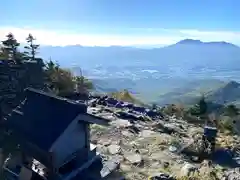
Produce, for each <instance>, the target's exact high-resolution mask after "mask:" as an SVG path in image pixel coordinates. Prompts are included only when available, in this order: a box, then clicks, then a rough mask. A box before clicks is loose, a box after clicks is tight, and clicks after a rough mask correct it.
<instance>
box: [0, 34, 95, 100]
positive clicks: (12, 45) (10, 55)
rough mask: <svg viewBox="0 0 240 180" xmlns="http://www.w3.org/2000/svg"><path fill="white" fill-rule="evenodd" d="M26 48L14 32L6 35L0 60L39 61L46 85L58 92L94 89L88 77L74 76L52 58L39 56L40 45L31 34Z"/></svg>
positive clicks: (61, 93) (0, 48)
mask: <svg viewBox="0 0 240 180" xmlns="http://www.w3.org/2000/svg"><path fill="white" fill-rule="evenodd" d="M25 44H26V45H25V46H24V50H23V51H21V50H20V43H19V42H18V41H17V39H16V38H15V36H14V35H13V34H12V33H9V34H7V35H6V39H5V40H3V41H1V43H0V60H7V61H11V62H12V63H15V64H21V63H23V62H24V61H37V62H39V63H40V64H41V65H42V68H43V71H44V77H45V78H44V80H45V81H44V84H45V86H46V87H47V88H48V89H49V90H51V91H53V92H54V93H56V94H57V95H64V94H68V93H72V92H79V93H88V92H89V90H92V89H93V84H92V82H91V81H90V80H88V79H87V78H86V77H84V76H82V75H80V76H74V75H73V74H72V72H71V71H70V70H69V69H64V68H61V67H60V66H59V65H58V64H57V63H55V62H54V61H52V60H49V61H45V63H44V60H43V59H42V58H40V57H38V56H37V55H38V53H39V49H40V45H39V44H37V43H36V38H35V37H34V36H33V35H32V34H29V35H28V37H26V43H25Z"/></svg>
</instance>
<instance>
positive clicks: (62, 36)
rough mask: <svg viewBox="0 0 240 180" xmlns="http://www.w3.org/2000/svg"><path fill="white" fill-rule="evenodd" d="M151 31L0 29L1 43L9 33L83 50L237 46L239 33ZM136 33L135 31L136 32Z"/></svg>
mask: <svg viewBox="0 0 240 180" xmlns="http://www.w3.org/2000/svg"><path fill="white" fill-rule="evenodd" d="M153 30H154V29H153V28H148V29H146V31H148V33H146V34H143V35H134V36H130V35H96V34H74V33H66V32H61V31H53V30H43V29H31V28H16V27H0V39H1V40H2V39H4V38H5V36H6V35H7V34H8V33H9V32H12V33H13V34H14V35H15V37H16V39H18V41H19V42H25V38H26V37H27V35H28V34H29V33H32V34H33V35H34V36H35V37H36V38H37V43H39V44H41V45H58V46H65V45H75V44H81V45H85V46H95V45H96V46H110V45H122V46H129V45H157V44H161V45H168V44H172V43H175V42H177V41H180V40H182V39H185V38H193V39H199V40H202V41H227V42H232V43H236V44H239V43H240V32H230V31H199V30H191V29H190V30H188V29H186V30H172V29H171V30H167V29H163V31H164V32H169V33H168V34H167V35H164V34H165V33H161V32H160V31H159V32H158V33H154V34H155V35H153V34H151V33H150V34H149V32H154V31H153ZM136 31H137V30H136Z"/></svg>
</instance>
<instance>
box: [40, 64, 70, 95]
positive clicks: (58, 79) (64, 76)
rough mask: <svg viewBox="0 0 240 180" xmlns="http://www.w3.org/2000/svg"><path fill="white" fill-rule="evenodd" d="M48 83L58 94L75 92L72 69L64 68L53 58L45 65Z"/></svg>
mask: <svg viewBox="0 0 240 180" xmlns="http://www.w3.org/2000/svg"><path fill="white" fill-rule="evenodd" d="M45 76H46V79H45V80H46V84H47V86H48V88H50V89H51V90H52V91H53V92H55V93H56V94H57V95H63V94H67V93H70V92H74V89H75V81H74V76H73V75H72V73H71V71H69V70H67V69H62V68H60V67H59V65H58V64H56V63H54V62H53V61H52V60H50V61H49V62H47V63H46V66H45Z"/></svg>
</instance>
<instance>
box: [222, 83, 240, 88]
mask: <svg viewBox="0 0 240 180" xmlns="http://www.w3.org/2000/svg"><path fill="white" fill-rule="evenodd" d="M239 87H240V84H239V83H238V82H236V81H230V82H228V83H227V84H226V85H225V87H224V88H225V89H226V88H227V89H230V88H239Z"/></svg>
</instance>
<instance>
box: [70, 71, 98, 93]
mask: <svg viewBox="0 0 240 180" xmlns="http://www.w3.org/2000/svg"><path fill="white" fill-rule="evenodd" d="M80 72H81V73H80V76H75V77H74V81H75V84H76V87H75V88H76V91H77V92H78V93H83V94H88V93H89V91H90V90H92V89H94V86H93V83H92V82H91V81H89V79H87V78H85V77H84V76H83V75H82V71H81V70H80Z"/></svg>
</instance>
